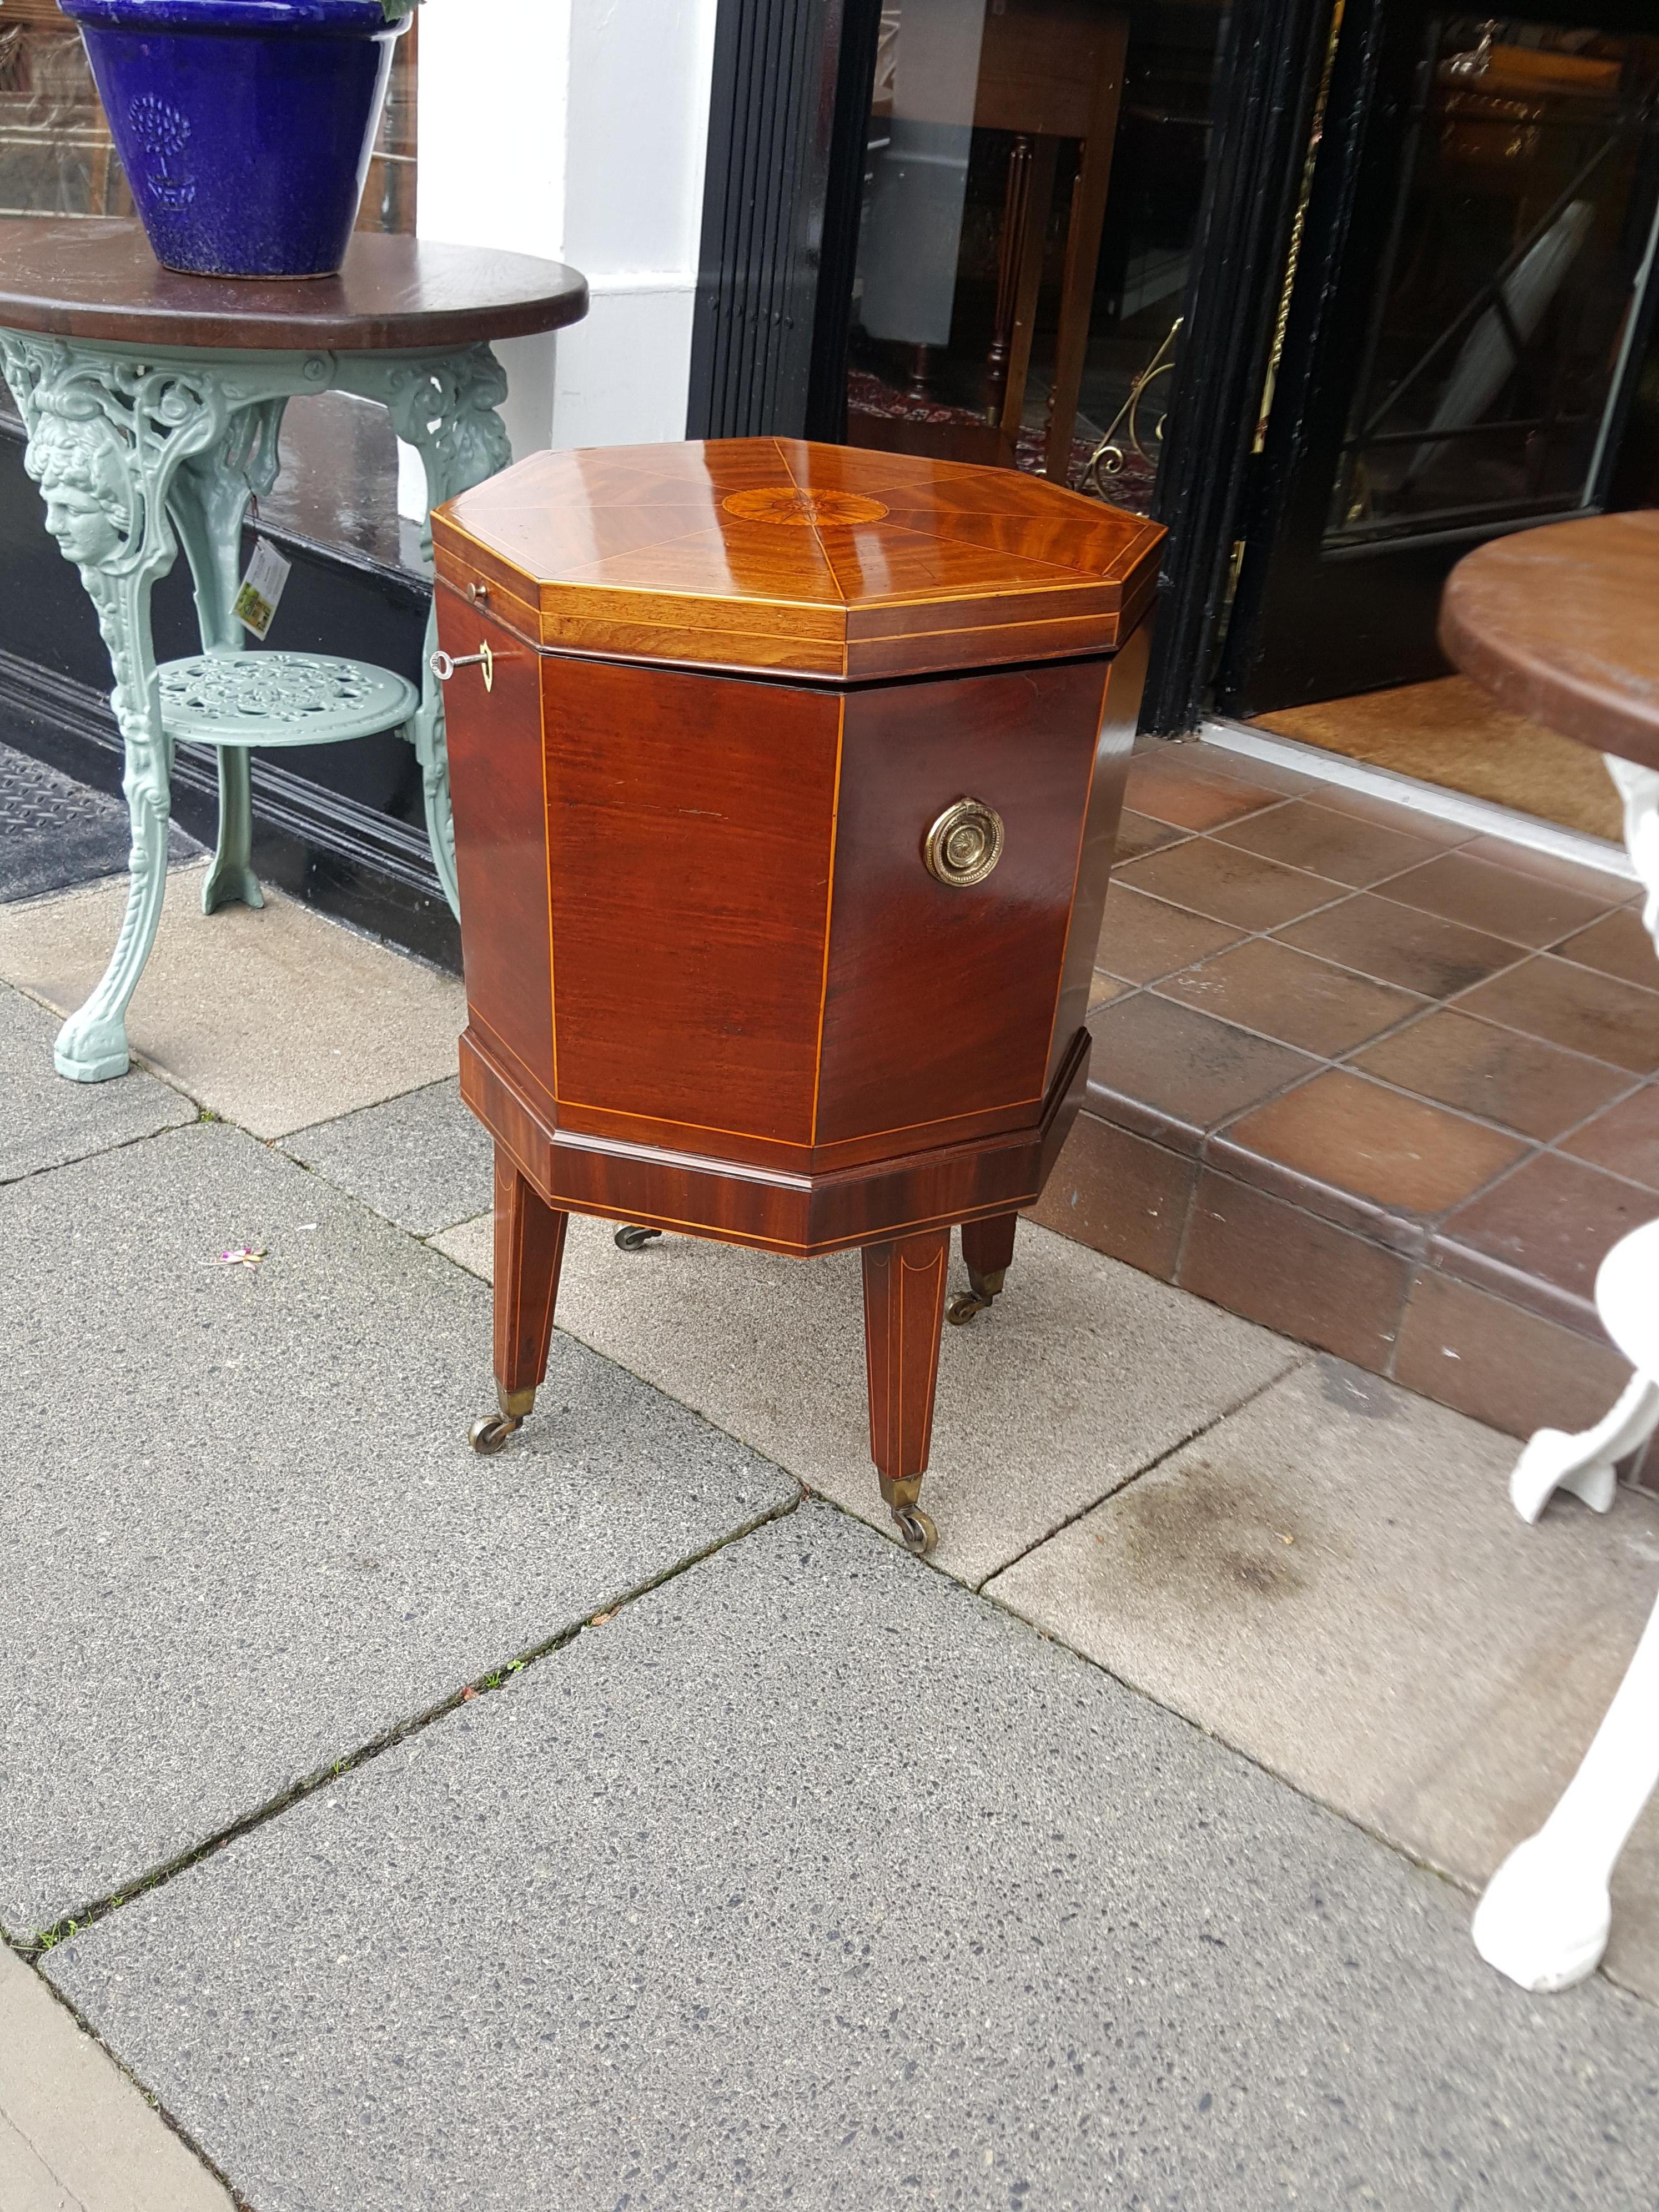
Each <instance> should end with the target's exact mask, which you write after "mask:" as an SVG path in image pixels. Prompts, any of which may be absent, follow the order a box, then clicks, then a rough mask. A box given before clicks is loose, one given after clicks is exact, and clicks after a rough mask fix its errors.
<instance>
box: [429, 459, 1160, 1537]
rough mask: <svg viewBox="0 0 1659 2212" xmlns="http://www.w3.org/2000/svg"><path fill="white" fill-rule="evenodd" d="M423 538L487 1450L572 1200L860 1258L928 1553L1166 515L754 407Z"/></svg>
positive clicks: (1036, 1164)
mask: <svg viewBox="0 0 1659 2212" xmlns="http://www.w3.org/2000/svg"><path fill="white" fill-rule="evenodd" d="M434 535H435V543H436V546H437V556H438V574H439V626H440V629H441V635H442V640H443V646H444V649H445V656H446V659H445V663H444V665H445V667H446V670H447V673H448V675H449V678H450V681H449V695H448V696H449V728H450V738H451V762H452V770H453V779H454V805H455V826H456V848H457V862H458V867H459V877H460V886H461V913H462V947H463V953H464V957H465V966H466V985H467V1004H468V1013H469V1021H468V1027H467V1030H466V1032H465V1036H463V1038H462V1041H461V1079H462V1089H463V1091H464V1093H465V1097H466V1098H467V1101H468V1103H469V1104H471V1107H472V1108H473V1109H474V1111H475V1112H476V1113H477V1115H479V1116H480V1118H481V1119H482V1120H483V1122H484V1123H485V1125H486V1126H487V1127H488V1128H489V1130H490V1132H491V1133H492V1135H493V1136H494V1138H495V1194H496V1196H495V1251H496V1260H495V1302H496V1303H495V1315H496V1334H495V1367H496V1383H497V1388H498V1391H499V1396H500V1405H501V1413H500V1416H499V1418H497V1417H495V1416H492V1417H491V1418H490V1419H488V1420H486V1421H483V1422H481V1423H480V1424H478V1425H477V1428H476V1429H475V1431H474V1443H475V1444H476V1445H477V1448H478V1449H484V1450H493V1449H500V1448H501V1445H502V1444H503V1443H505V1442H506V1441H507V1437H508V1436H509V1435H510V1434H511V1432H512V1431H513V1430H514V1429H516V1428H517V1427H518V1426H519V1425H520V1423H521V1422H522V1421H523V1419H525V1418H526V1415H527V1414H528V1413H529V1412H530V1410H531V1408H532V1406H533V1403H534V1401H535V1395H536V1390H537V1387H538V1384H539V1383H540V1382H541V1380H542V1378H543V1376H544V1372H545V1369H546V1362H547V1347H548V1339H549V1334H550V1329H551V1327H552V1318H553V1306H554V1300H555V1298H556V1294H557V1288H558V1276H559V1268H560V1264H561V1260H562V1252H563V1246H564V1237H565V1227H566V1222H567V1218H568V1214H569V1213H570V1212H573V1211H574V1212H582V1213H591V1214H598V1215H600V1216H603V1217H607V1218H610V1219H611V1220H613V1221H616V1222H617V1223H619V1224H621V1225H622V1229H621V1232H620V1235H619V1239H618V1241H619V1242H620V1243H623V1247H624V1249H629V1248H630V1247H631V1248H634V1249H638V1247H639V1246H640V1245H641V1244H642V1243H644V1242H645V1241H647V1239H648V1238H649V1237H651V1236H653V1235H654V1234H657V1233H661V1232H671V1233H690V1234H691V1235H693V1236H699V1237H713V1238H716V1239H719V1240H721V1241H724V1242H726V1243H737V1244H747V1245H751V1246H755V1247H757V1248H760V1249H764V1250H769V1251H772V1252H777V1253H782V1254H789V1255H795V1256H798V1257H803V1258H804V1257H807V1256H809V1255H812V1254H816V1253H823V1252H834V1251H839V1250H844V1249H849V1248H853V1247H858V1248H860V1249H861V1250H862V1252H863V1265H864V1285H865V1311H866V1349H867V1353H868V1382H869V1395H870V1417H871V1438H872V1456H873V1458H874V1459H875V1462H876V1464H877V1468H878V1471H879V1474H880V1476H881V1488H882V1493H883V1496H884V1498H885V1500H886V1502H887V1504H888V1506H889V1508H890V1510H891V1511H892V1513H893V1516H894V1517H895V1519H896V1521H897V1522H898V1525H899V1528H900V1530H901V1533H902V1534H903V1536H904V1539H905V1541H906V1542H907V1543H908V1544H909V1545H910V1546H911V1547H912V1548H913V1549H915V1550H918V1551H922V1550H927V1549H929V1548H931V1547H932V1543H933V1524H932V1522H931V1521H930V1520H929V1518H928V1516H927V1514H925V1513H923V1512H922V1511H921V1509H920V1505H919V1503H918V1499H919V1496H920V1491H921V1476H922V1473H923V1470H924V1469H925V1468H926V1467H927V1453H928V1438H929V1432H930V1429H931V1425H932V1419H933V1383H934V1375H935V1370H936V1366H937V1361H938V1355H939V1333H940V1325H941V1322H942V1321H943V1319H944V1317H945V1293H946V1280H947V1273H948V1267H949V1255H950V1239H951V1229H952V1227H953V1226H954V1225H958V1224H960V1225H963V1255H964V1257H965V1259H966V1261H967V1264H968V1268H969V1289H968V1291H967V1292H966V1293H965V1294H964V1295H963V1297H960V1298H959V1299H958V1300H957V1302H956V1307H955V1310H954V1311H953V1318H957V1319H967V1318H969V1317H970V1316H971V1315H972V1314H973V1313H975V1312H976V1311H979V1310H983V1308H984V1307H985V1306H986V1305H987V1304H989V1303H990V1301H991V1299H992V1298H993V1297H995V1296H996V1295H997V1293H998V1291H1000V1288H1001V1286H1002V1282H1003V1278H1004V1275H1005V1273H1006V1270H1007V1267H1008V1266H1009V1262H1010V1260H1011V1257H1012V1252H1013V1245H1014V1227H1015V1218H1016V1215H1017V1212H1018V1209H1019V1208H1020V1207H1022V1206H1027V1205H1030V1203H1031V1202H1032V1201H1033V1200H1035V1199H1036V1196H1037V1195H1038V1194H1039V1193H1040V1192H1041V1190H1042V1185H1043V1182H1044V1179H1045V1177H1046V1176H1047V1175H1048V1170H1049V1168H1050V1167H1051V1165H1052V1164H1053V1162H1054V1157H1055V1155H1056V1153H1057V1152H1058V1151H1059V1149H1060V1144H1061V1142H1062V1141H1063V1139H1064V1138H1065V1136H1066V1131H1067V1129H1068V1128H1069V1127H1070V1125H1071V1121H1072V1119H1073V1115H1075V1113H1076V1111H1077V1109H1078V1105H1079V1101H1080V1099H1081V1097H1082V1093H1083V1087H1084V1084H1085V1078H1086V1074H1087V1067H1088V1054H1089V1042H1090V1040H1089V1033H1088V1031H1087V1030H1086V1029H1085V1027H1084V1016H1085V1012H1086V1010H1087V995H1088V987H1089V977H1090V971H1091V967H1092V964H1093V961H1094V956H1095V951H1096V946H1097V940H1098V937H1099V933H1100V927H1101V913H1102V908H1103V903H1104V900H1105V895H1106V884H1107V878H1108V876H1109V872H1110V867H1111V861H1112V851H1113V844H1114V841H1115V835H1116V829H1117V820H1118V815H1119V811H1120V809H1121V800H1122V788H1123V780H1124V776H1125V773H1126V771H1127V764H1128V757H1129V751H1130V748H1131V745H1132V744H1133V737H1134V728H1135V720H1136V714H1137V711H1138V708H1139V696H1140V686H1141V680H1142V675H1143V671H1144V667H1145V660H1146V629H1145V626H1144V624H1145V617H1146V614H1147V612H1148V611H1149V609H1150V606H1151V604H1152V593H1153V591H1154V588H1155V584H1156V574H1157V564H1158V547H1159V544H1160V541H1161V538H1162V536H1163V532H1162V531H1161V530H1160V529H1159V528H1158V526H1157V525H1155V524H1152V523H1149V522H1146V521H1145V520H1142V519H1141V518H1140V517H1139V516H1136V515H1129V514H1122V513H1118V512H1116V511H1115V509H1113V508H1110V507H1103V506H1101V505H1100V504H1099V503H1097V501H1089V500H1085V499H1082V498H1080V497H1079V496H1078V495H1076V494H1074V493H1072V492H1068V491H1065V490H1062V489H1060V488H1059V487H1058V486H1055V485H1053V484H1050V483H1044V482H1041V481H1039V480H1036V479H1034V478H1031V477H1021V476H1016V475H1014V474H1012V472H1011V471H1004V470H987V469H977V468H971V467H967V466H963V465H953V464H949V463H941V462H933V461H928V460H924V459H916V458H914V457H910V456H906V455H901V454H894V453H876V452H869V451H857V452H854V451H849V450H846V449H843V448H839V447H827V446H814V445H808V444H804V443H798V442H795V441H789V440H783V439H771V438H761V439H737V440H732V441H725V442H721V443H718V444H708V445H683V446H652V447H632V448H627V449H623V450H610V451H601V452H594V453H544V454H538V455H535V456H532V458H531V459H528V460H526V461H525V462H523V463H521V464H520V465H519V466H518V467H517V468H514V469H512V470H510V471H507V473H506V474H505V475H504V476H501V477H497V478H495V481H494V482H493V483H489V484H487V485H482V486H480V487H479V488H478V489H477V490H476V491H471V492H468V493H467V494H465V495H464V496H463V497H462V498H460V499H458V500H455V501H452V502H451V503H450V505H449V506H448V507H445V508H444V509H442V510H441V512H440V513H438V514H436V515H435V518H434ZM709 1326H710V1328H718V1327H719V1316H718V1315H717V1314H713V1313H711V1314H710V1316H709Z"/></svg>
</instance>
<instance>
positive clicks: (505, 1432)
mask: <svg viewBox="0 0 1659 2212" xmlns="http://www.w3.org/2000/svg"><path fill="white" fill-rule="evenodd" d="M523 1426H524V1423H523V1422H522V1421H517V1420H514V1419H513V1418H512V1417H511V1415H509V1414H507V1413H486V1414H485V1415H484V1418H483V1420H481V1421H474V1423H473V1424H472V1426H471V1428H470V1429H469V1430H468V1431H467V1432H466V1440H467V1442H468V1443H470V1444H471V1447H472V1449H473V1450H474V1451H475V1452H477V1454H478V1455H479V1456H480V1458H482V1459H493V1458H494V1457H495V1454H496V1453H497V1452H498V1451H503V1450H505V1449H506V1447H507V1438H508V1437H510V1436H511V1435H512V1434H513V1431H514V1430H515V1429H521V1428H522V1427H523Z"/></svg>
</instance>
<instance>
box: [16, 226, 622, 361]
mask: <svg viewBox="0 0 1659 2212" xmlns="http://www.w3.org/2000/svg"><path fill="white" fill-rule="evenodd" d="M586 313H587V281H586V278H585V277H584V276H580V275H579V274H578V272H577V271H576V270H574V269H567V268H566V267H565V266H564V264H562V262H558V261H540V260H538V259H537V258H535V257H534V256H533V255H531V254H528V253H500V252H495V251H494V250H492V249H489V248H485V247H482V246H443V245H439V244H437V243H435V241H433V240H430V239H424V238H422V239H415V238H401V237H399V238H389V237H386V236H384V235H383V234H380V233H379V232H374V231H363V230H360V231H357V232H356V233H355V234H353V237H352V240H351V247H350V251H349V252H348V254H347V256H346V264H345V267H344V268H343V270H341V272H340V274H339V275H338V276H309V277H302V278H298V279H293V278H283V277H267V276H180V275H179V274H178V273H177V271H176V270H171V269H164V268H163V267H162V266H161V263H160V262H159V261H158V260H157V259H156V258H155V255H154V254H153V253H152V252H150V250H149V241H148V240H146V238H145V236H144V233H143V227H142V226H141V225H140V224H138V223H137V222H113V221H112V222H103V221H95V222H84V221H78V220H73V219H69V220H65V219H60V218H54V219H52V220H49V221H46V222H39V221H35V220H33V218H30V217H18V216H13V217H10V218H9V219H4V220H0V329H3V330H11V331H43V332H46V333H47V334H48V335H50V336H52V337H64V338H94V339H98V340H100V341H102V342H103V343H113V344H131V345H137V346H199V347H204V348H210V349H215V350H226V351H228V350H230V349H235V348H238V347H242V346H246V347H248V348H250V349H256V350H259V351H264V352H272V353H304V352H308V351H310V350H311V349H313V348H315V349H318V350H319V351H325V352H331V353H369V352H374V353H382V352H397V351H400V350H404V349H415V348H417V347H431V348H434V349H440V348H444V347H449V346H464V345H472V344H476V343H477V342H478V341H480V340H482V339H489V338H510V337H526V335H528V334H529V333H530V332H531V331H553V330H558V329H560V328H562V326H563V325H565V324H566V323H574V322H579V321H580V319H581V318H582V317H583V316H584V315H585V314H586Z"/></svg>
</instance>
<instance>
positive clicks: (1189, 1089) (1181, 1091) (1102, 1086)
mask: <svg viewBox="0 0 1659 2212" xmlns="http://www.w3.org/2000/svg"><path fill="white" fill-rule="evenodd" d="M1089 1027H1090V1029H1091V1030H1092V1031H1093V1032H1094V1039H1095V1049H1094V1057H1093V1059H1092V1060H1091V1062H1090V1066H1089V1091H1090V1096H1091V1098H1093V1097H1096V1095H1097V1091H1098V1092H1101V1093H1114V1094H1116V1095H1118V1096H1120V1097H1127V1098H1128V1099H1131V1100H1133V1101H1135V1102H1137V1103H1139V1104H1140V1105H1142V1106H1144V1107H1147V1108H1150V1109H1152V1113H1153V1114H1154V1115H1157V1116H1159V1117H1161V1118H1164V1119H1165V1120H1167V1121H1169V1122H1170V1125H1171V1126H1170V1132H1169V1134H1170V1141H1171V1142H1174V1143H1177V1144H1179V1145H1180V1146H1182V1149H1183V1150H1188V1151H1189V1150H1191V1149H1192V1148H1193V1146H1194V1144H1195V1143H1196V1141H1197V1137H1198V1135H1199V1134H1200V1133H1202V1132H1203V1131H1204V1130H1206V1129H1209V1128H1212V1127H1214V1126H1215V1124H1216V1123H1217V1122H1218V1121H1225V1118H1226V1117H1227V1115H1230V1114H1237V1112H1238V1111H1239V1109H1241V1107H1244V1106H1248V1105H1249V1104H1250V1103H1252V1102H1253V1101H1254V1100H1255V1099H1258V1098H1265V1097H1267V1096H1268V1095H1269V1094H1270V1093H1271V1092H1273V1091H1279V1090H1282V1089H1283V1088H1284V1086H1285V1085H1286V1084H1287V1083H1294V1082H1295V1081H1296V1080H1297V1078H1298V1077H1300V1076H1303V1075H1305V1074H1308V1073H1310V1072H1311V1071H1312V1070H1313V1069H1314V1068H1316V1066H1318V1064H1319V1063H1318V1062H1317V1061H1316V1060H1310V1059H1309V1057H1308V1056H1307V1054H1305V1053H1300V1052H1292V1051H1291V1050H1290V1049H1289V1048H1288V1047H1286V1046H1285V1045H1282V1044H1272V1043H1270V1042H1268V1041H1267V1039H1266V1038H1265V1037H1257V1036H1250V1035H1249V1032H1248V1031H1246V1030H1239V1029H1235V1028H1234V1027H1233V1025H1232V1024H1231V1022H1218V1021H1215V1020H1213V1019H1212V1018H1211V1017H1210V1016H1209V1015H1208V1014H1199V1013H1194V1012H1192V1011H1191V1010H1190V1009H1189V1008H1188V1007H1186V1006H1174V1005H1172V1004H1171V1003H1170V1001H1169V1000H1166V999H1153V998H1149V997H1148V996H1147V995H1146V993H1145V992H1138V993H1137V994H1135V995H1134V996H1133V998H1128V999H1123V1000H1119V1002H1118V1003H1117V1004H1116V1005H1115V1006H1106V1007H1104V1008H1103V1009H1102V1011H1101V1012H1099V1013H1097V1014H1091V1016H1090V1018H1089ZM1092 1110H1094V1111H1096V1112H1098V1113H1102V1114H1103V1115H1106V1117H1107V1118H1108V1119H1115V1118H1116V1116H1115V1115H1113V1113H1112V1111H1111V1106H1110V1103H1109V1100H1108V1099H1106V1098H1104V1097H1103V1098H1102V1101H1101V1103H1099V1104H1098V1105H1097V1106H1095V1107H1094V1108H1093V1109H1092Z"/></svg>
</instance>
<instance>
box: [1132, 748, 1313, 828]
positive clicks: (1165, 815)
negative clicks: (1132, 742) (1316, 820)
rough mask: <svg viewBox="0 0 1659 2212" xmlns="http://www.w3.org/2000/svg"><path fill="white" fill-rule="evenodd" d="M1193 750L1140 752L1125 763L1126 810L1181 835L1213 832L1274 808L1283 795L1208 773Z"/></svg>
mask: <svg viewBox="0 0 1659 2212" xmlns="http://www.w3.org/2000/svg"><path fill="white" fill-rule="evenodd" d="M1198 750H1199V749H1198V747H1197V746H1196V745H1171V744H1160V745H1152V746H1149V747H1148V748H1147V749H1146V750H1145V751H1143V752H1138V753H1137V754H1136V755H1135V757H1134V758H1133V761H1132V762H1131V763H1130V764H1129V785H1128V789H1127V793H1126V794H1125V796H1124V801H1123V803H1124V805H1126V806H1129V807H1133V810H1134V811H1135V812H1136V813H1137V814H1150V815H1151V816H1152V818H1153V819H1154V821H1158V822H1169V823H1174V824H1175V826H1176V828H1177V829H1214V828H1215V827H1216V825H1217V824H1218V823H1222V822H1236V821H1237V819H1238V817H1240V816H1241V815H1243V814H1254V813H1255V811H1256V810H1257V808H1258V807H1262V806H1278V805H1280V804H1282V794H1281V793H1279V792H1277V791H1266V790H1263V789H1262V788H1261V787H1260V786H1259V785H1255V784H1251V783H1248V782H1246V781H1243V779H1242V778H1241V777H1239V776H1236V775H1218V774H1215V773H1212V771H1211V770H1210V769H1208V768H1207V766H1206V763H1204V761H1203V760H1202V759H1201V758H1197V757H1194V756H1196V755H1197V754H1198Z"/></svg>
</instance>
